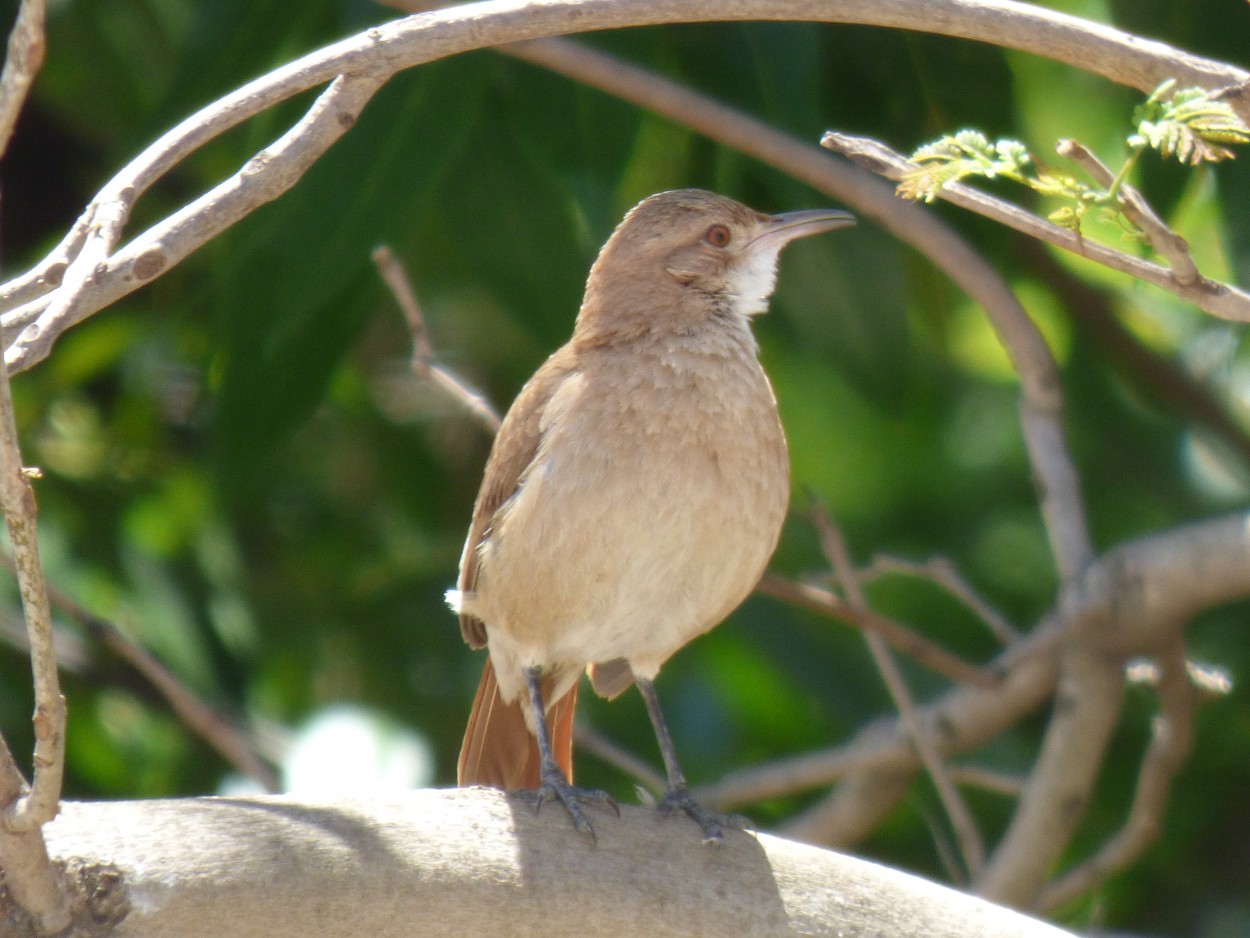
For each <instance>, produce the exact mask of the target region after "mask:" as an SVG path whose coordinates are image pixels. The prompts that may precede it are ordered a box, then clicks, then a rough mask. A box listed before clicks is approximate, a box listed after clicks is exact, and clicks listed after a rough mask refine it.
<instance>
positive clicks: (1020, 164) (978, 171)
mask: <svg viewBox="0 0 1250 938" xmlns="http://www.w3.org/2000/svg"><path fill="white" fill-rule="evenodd" d="M911 159H912V162H913V163H915V164H916V169H914V170H913V171H911V172H909V173H907V174H906V175H905V176H903V178H902V180H901V181H900V182H899V184H898V190H897V191H898V194H899V195H900V196H902V197H903V198H905V199H914V200H923V201H925V202H932V201H933V200H934V199H935V198H937V195H938V193H939V192H941V191H942V189H943V188H945V187H946V186H948V185H950V184H951V183H952V182H958V181H959V180H961V179H965V178H967V177H969V176H984V177H985V178H986V179H993V178H995V177H996V176H1006V177H1008V178H1010V179H1015V180H1016V181H1017V182H1025V181H1026V180H1025V178H1024V176H1025V174H1026V172H1027V167H1028V166H1029V164H1030V163H1031V162H1032V160H1031V158H1030V156H1029V151H1028V150H1027V149H1026V148H1025V146H1024V144H1022V143H1020V142H1019V141H1018V140H998V141H995V142H994V143H991V142H990V141H989V139H988V138H987V137H986V136H985V134H983V133H981V132H980V131H979V130H961V131H959V132H958V133H956V134H953V135H951V136H946V137H943V138H942V139H940V140H937V141H934V142H933V143H929V144H926V145H925V146H922V147H921V148H920V149H918V150H917V151H916V152H915V153H913V154H912V157H911Z"/></svg>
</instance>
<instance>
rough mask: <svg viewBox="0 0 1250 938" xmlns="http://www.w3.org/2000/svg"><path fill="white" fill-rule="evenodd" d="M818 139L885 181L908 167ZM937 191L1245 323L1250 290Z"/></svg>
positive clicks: (970, 192)
mask: <svg viewBox="0 0 1250 938" xmlns="http://www.w3.org/2000/svg"><path fill="white" fill-rule="evenodd" d="M821 143H822V144H823V145H824V146H826V147H828V148H829V149H830V150H833V151H835V152H837V153H841V154H843V155H844V156H846V157H847V158H848V159H850V160H853V161H854V162H855V163H856V164H857V165H859V166H862V167H864V168H866V169H870V170H871V171H872V172H875V173H877V174H878V175H880V176H884V177H885V178H887V179H893V180H895V181H897V180H899V179H901V178H902V177H903V174H904V173H906V172H907V171H908V170H909V169H910V168H912V164H911V163H910V161H909V160H908V159H907V157H905V156H903V155H902V154H901V153H896V152H895V151H894V150H891V149H890V148H889V147H887V146H885V144H882V143H880V142H878V141H876V140H870V139H868V138H866V137H853V136H850V135H848V134H839V133H834V132H833V131H830V132H829V133H826V134H825V136H824V137H823V138H822V139H821ZM938 195H939V196H940V197H941V198H942V199H944V200H946V201H947V202H950V203H951V204H952V205H958V206H959V207H960V208H966V209H968V210H969V211H973V212H976V213H977V214H979V215H984V216H985V217H986V218H989V219H992V220H994V221H997V222H999V223H1001V224H1004V225H1007V226H1008V227H1009V228H1014V229H1015V230H1016V231H1020V232H1023V233H1024V234H1027V235H1029V236H1030V237H1033V238H1038V239H1039V240H1042V241H1046V242H1049V243H1050V244H1054V245H1056V246H1058V247H1061V248H1063V249H1064V250H1065V251H1071V252H1072V253H1073V254H1077V255H1079V256H1081V257H1084V258H1087V259H1089V260H1092V261H1096V262H1097V263H1099V264H1102V265H1103V266H1105V267H1110V268H1111V269H1112V270H1118V271H1120V272H1121V273H1125V274H1128V275H1129V276H1130V277H1135V278H1136V279H1138V280H1143V281H1145V282H1146V283H1149V284H1153V285H1154V286H1156V287H1159V288H1160V289H1161V290H1166V291H1167V292H1168V293H1171V294H1172V295H1173V296H1178V297H1180V298H1181V299H1182V300H1185V301H1186V302H1188V303H1192V304H1193V305H1194V306H1196V307H1197V308H1198V309H1200V310H1202V311H1203V312H1206V313H1210V314H1211V315H1212V316H1215V317H1217V318H1219V319H1227V320H1231V321H1233V322H1247V321H1250V293H1247V292H1245V291H1244V290H1241V289H1239V288H1238V287H1235V286H1232V285H1231V284H1227V283H1218V282H1216V281H1213V280H1208V279H1206V278H1204V277H1199V278H1198V279H1197V280H1196V281H1194V282H1192V283H1182V282H1181V280H1180V278H1178V277H1177V275H1176V272H1175V271H1173V270H1172V268H1170V267H1168V266H1166V265H1164V264H1156V263H1153V262H1152V261H1147V260H1143V259H1142V258H1139V257H1134V256H1133V255H1131V254H1125V253H1124V252H1123V251H1117V250H1115V249H1113V248H1109V247H1107V246H1106V245H1103V244H1099V243H1098V242H1097V241H1090V240H1089V239H1087V238H1084V237H1082V236H1081V234H1080V233H1079V232H1076V231H1073V230H1071V229H1070V228H1064V227H1062V226H1060V225H1056V224H1055V223H1054V222H1051V221H1048V220H1046V219H1045V218H1040V217H1038V216H1037V215H1034V214H1033V213H1032V212H1028V211H1025V210H1024V209H1022V208H1020V207H1019V206H1016V205H1014V204H1012V203H1011V202H1008V201H1006V200H1005V199H1000V198H998V197H996V196H992V195H988V194H987V193H985V192H982V191H981V190H979V189H974V188H973V187H972V186H968V185H964V184H963V183H958V182H955V183H951V184H949V185H947V186H944V187H943V188H942V190H941V191H940V192H939V193H938Z"/></svg>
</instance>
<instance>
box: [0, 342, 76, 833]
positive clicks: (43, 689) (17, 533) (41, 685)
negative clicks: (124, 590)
mask: <svg viewBox="0 0 1250 938" xmlns="http://www.w3.org/2000/svg"><path fill="white" fill-rule="evenodd" d="M0 507H2V508H3V510H4V520H5V524H6V525H7V527H8V532H9V543H10V544H11V545H12V547H13V561H14V566H15V567H16V569H17V582H18V588H19V591H20V593H21V597H22V611H23V614H24V616H25V619H26V631H27V634H28V635H29V637H30V663H31V671H32V672H33V676H34V687H35V716H34V722H35V756H34V766H35V770H34V776H33V778H32V780H31V789H30V792H29V793H28V794H27V795H26V796H25V797H23V798H22V799H21V800H19V801H18V802H17V803H16V804H13V805H7V806H3V810H4V813H3V817H2V819H0V823H3V825H4V826H5V827H6V828H8V829H9V830H11V831H29V830H33V829H34V828H36V827H39V826H41V825H43V824H46V823H47V822H48V821H50V820H52V819H53V818H54V817H56V813H57V810H58V805H59V803H60V798H61V778H62V775H63V773H64V771H65V698H64V697H62V696H61V685H60V680H59V678H58V676H57V666H56V650H55V649H54V648H53V645H52V615H51V611H50V607H49V605H48V593H47V585H46V584H45V582H44V577H43V566H42V564H41V563H40V561H39V541H38V523H37V509H36V507H35V493H34V491H33V490H32V488H31V485H30V474H29V473H28V471H27V470H26V469H25V468H24V467H23V466H22V455H21V448H20V447H19V445H18V439H17V426H16V423H15V422H14V418H13V394H12V389H11V388H10V387H9V380H8V375H7V374H6V373H5V370H4V368H3V367H2V366H0Z"/></svg>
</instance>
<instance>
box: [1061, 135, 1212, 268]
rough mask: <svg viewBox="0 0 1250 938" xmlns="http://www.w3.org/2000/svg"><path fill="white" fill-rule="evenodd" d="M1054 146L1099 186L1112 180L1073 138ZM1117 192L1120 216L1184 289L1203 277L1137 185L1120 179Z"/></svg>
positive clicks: (1185, 244)
mask: <svg viewBox="0 0 1250 938" xmlns="http://www.w3.org/2000/svg"><path fill="white" fill-rule="evenodd" d="M1055 150H1056V152H1057V153H1058V154H1059V155H1060V156H1062V157H1065V158H1066V159H1069V160H1071V161H1072V162H1074V163H1076V164H1077V165H1078V166H1080V167H1081V168H1082V169H1083V170H1085V172H1086V173H1088V174H1089V176H1090V178H1091V179H1093V180H1094V181H1095V182H1096V183H1098V184H1099V185H1100V186H1102V187H1103V188H1108V187H1110V186H1111V185H1112V182H1113V181H1114V180H1115V173H1113V172H1112V171H1111V170H1110V169H1109V168H1108V167H1107V166H1106V165H1104V164H1103V162H1102V160H1100V159H1098V157H1097V156H1095V155H1094V153H1093V152H1092V151H1091V150H1089V149H1088V148H1086V147H1085V146H1083V145H1081V144H1080V143H1078V142H1077V141H1075V140H1060V141H1059V143H1058V145H1057V146H1056V147H1055ZM1119 192H1120V196H1121V198H1122V199H1123V206H1122V207H1123V211H1124V217H1125V218H1127V219H1128V220H1129V221H1131V222H1132V223H1133V224H1134V225H1136V226H1137V227H1138V228H1139V229H1140V230H1141V232H1142V234H1143V235H1145V237H1146V241H1147V242H1148V243H1149V244H1150V246H1151V247H1152V248H1154V249H1155V251H1156V252H1157V253H1158V254H1159V255H1161V256H1162V257H1163V259H1164V260H1166V261H1167V262H1168V266H1169V267H1171V268H1172V276H1173V277H1175V278H1176V282H1177V283H1178V284H1179V285H1180V286H1182V287H1185V288H1187V289H1188V288H1192V287H1194V286H1196V285H1197V284H1198V283H1200V282H1202V281H1203V280H1204V279H1205V278H1204V277H1203V276H1202V274H1200V273H1199V272H1198V265H1197V264H1196V263H1195V262H1194V258H1193V255H1192V254H1190V253H1189V244H1188V242H1186V241H1185V239H1184V238H1182V237H1181V236H1180V235H1178V234H1177V233H1176V232H1175V231H1173V230H1172V229H1171V228H1169V227H1168V226H1167V225H1166V224H1165V223H1164V221H1163V219H1161V218H1160V217H1159V216H1158V215H1157V214H1156V213H1155V210H1154V209H1153V208H1151V207H1150V203H1148V202H1147V201H1146V199H1145V197H1144V196H1143V195H1142V194H1141V193H1140V192H1138V191H1137V189H1135V188H1134V187H1132V186H1130V185H1129V184H1128V183H1126V182H1121V183H1120V187H1119Z"/></svg>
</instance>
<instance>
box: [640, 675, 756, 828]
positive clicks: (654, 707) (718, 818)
mask: <svg viewBox="0 0 1250 938" xmlns="http://www.w3.org/2000/svg"><path fill="white" fill-rule="evenodd" d="M634 681H635V683H637V685H638V690H639V691H640V692H641V693H642V699H643V701H644V702H645V703H646V705H647V713H648V714H649V715H650V717H651V725H652V726H653V727H655V739H656V742H658V743H659V744H660V755H661V756H663V757H664V771H665V772H666V773H667V775H668V791H666V792H665V793H664V797H663V799H661V801H660V805H659V807H660V811H661V812H662V813H663V814H664V815H665V816H668V815H671V814H673V813H674V812H675V811H682V812H684V813H685V814H687V815H689V816H690V817H691V818H692V819H693V820H694V821H695V822H696V823H697V824H698V825H699V826H700V827H702V828H703V842H704V843H705V844H718V843H720V842H721V841H722V840H723V839H724V837H725V828H726V827H729V828H735V829H737V830H742V829H743V828H745V827H747V826H748V825H749V823H750V822H749V821H747V819H746V818H744V817H740V816H738V815H729V814H720V813H718V812H716V811H709V810H708V809H707V808H705V807H703V806H702V805H701V804H699V803H698V802H697V801H695V800H694V798H693V797H691V795H690V788H689V787H688V786H687V785H686V776H685V775H683V774H682V771H681V766H680V765H678V764H677V753H676V752H675V751H674V749H673V738H672V737H671V736H670V735H669V734H668V724H666V723H665V722H664V714H663V713H661V712H660V699H659V698H658V697H657V696H656V694H655V684H654V683H652V682H651V681H648V680H644V679H643V678H640V677H638V676H637V675H635V676H634Z"/></svg>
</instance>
